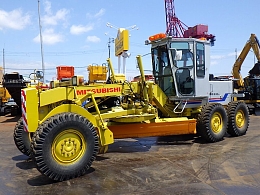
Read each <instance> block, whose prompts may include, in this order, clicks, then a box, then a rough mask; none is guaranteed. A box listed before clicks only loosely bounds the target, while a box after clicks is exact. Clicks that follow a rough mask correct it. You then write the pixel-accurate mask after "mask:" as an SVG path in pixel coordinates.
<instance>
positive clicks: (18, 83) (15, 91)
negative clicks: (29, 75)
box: [2, 72, 28, 114]
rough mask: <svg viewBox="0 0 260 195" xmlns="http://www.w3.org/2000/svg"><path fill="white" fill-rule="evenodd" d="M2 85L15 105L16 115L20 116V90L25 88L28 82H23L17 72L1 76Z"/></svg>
mask: <svg viewBox="0 0 260 195" xmlns="http://www.w3.org/2000/svg"><path fill="white" fill-rule="evenodd" d="M2 84H3V87H4V88H5V89H7V90H8V92H9V93H10V95H11V97H12V98H13V100H14V102H15V103H16V104H17V106H18V107H17V114H21V113H22V112H21V89H23V88H26V87H27V84H28V81H26V80H24V78H23V76H22V75H20V74H19V73H18V72H12V73H6V74H4V75H3V83H2Z"/></svg>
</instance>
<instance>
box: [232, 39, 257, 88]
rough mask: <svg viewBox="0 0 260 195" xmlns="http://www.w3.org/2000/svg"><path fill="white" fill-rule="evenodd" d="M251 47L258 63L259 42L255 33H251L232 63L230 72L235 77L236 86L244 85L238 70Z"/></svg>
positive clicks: (241, 86)
mask: <svg viewBox="0 0 260 195" xmlns="http://www.w3.org/2000/svg"><path fill="white" fill-rule="evenodd" d="M251 48H252V49H253V51H254V53H255V56H256V58H257V60H258V63H260V44H259V40H258V38H257V37H256V35H255V34H251V36H250V38H249V40H248V41H247V43H246V44H245V46H244V48H243V50H242V51H241V53H240V55H239V56H238V58H237V60H236V62H235V64H234V65H233V70H232V74H233V76H234V79H237V85H238V88H243V87H244V80H243V77H242V75H241V74H240V70H241V66H242V64H243V62H244V60H245V58H246V56H247V54H248V52H249V51H250V49H251Z"/></svg>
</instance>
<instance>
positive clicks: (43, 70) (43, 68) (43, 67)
mask: <svg viewBox="0 0 260 195" xmlns="http://www.w3.org/2000/svg"><path fill="white" fill-rule="evenodd" d="M38 16H39V28H40V42H41V56H42V72H43V77H42V79H43V83H44V82H45V80H44V75H45V66H44V58H43V45H42V25H41V17H40V0H38Z"/></svg>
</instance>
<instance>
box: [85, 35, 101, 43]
mask: <svg viewBox="0 0 260 195" xmlns="http://www.w3.org/2000/svg"><path fill="white" fill-rule="evenodd" d="M87 42H93V43H98V42H100V38H98V37H97V36H88V37H87Z"/></svg>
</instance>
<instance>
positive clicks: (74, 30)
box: [70, 25, 93, 35]
mask: <svg viewBox="0 0 260 195" xmlns="http://www.w3.org/2000/svg"><path fill="white" fill-rule="evenodd" d="M91 30H93V25H86V26H83V25H72V26H71V27H70V33H71V34H74V35H79V34H82V33H85V32H89V31H91Z"/></svg>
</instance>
